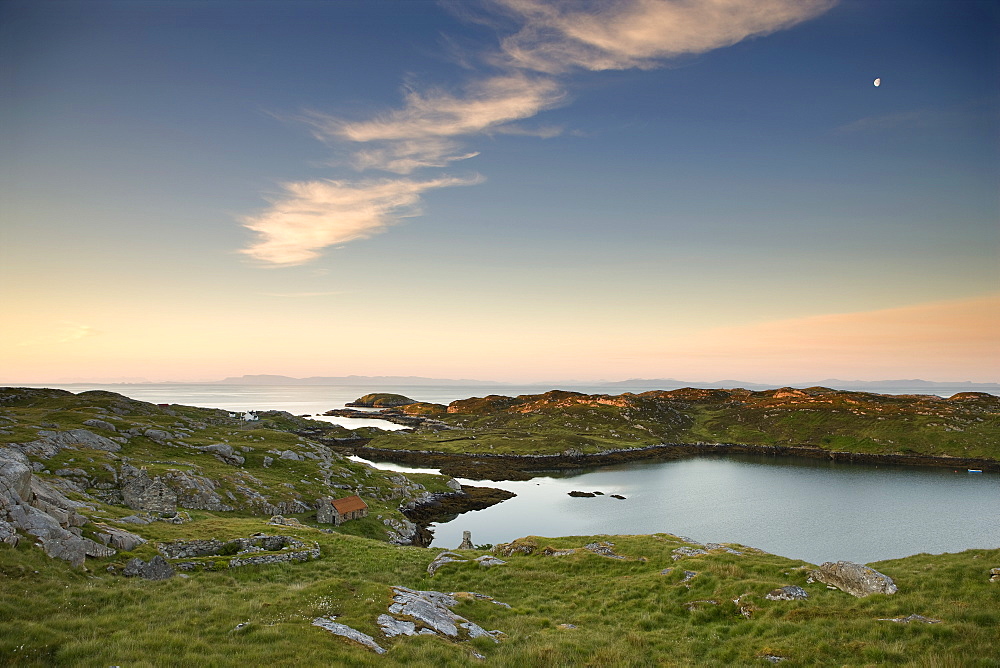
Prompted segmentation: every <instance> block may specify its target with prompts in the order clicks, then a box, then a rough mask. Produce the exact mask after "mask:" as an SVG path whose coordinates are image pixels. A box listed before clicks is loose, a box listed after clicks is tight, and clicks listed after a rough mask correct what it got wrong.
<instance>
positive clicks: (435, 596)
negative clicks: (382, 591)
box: [389, 587, 503, 642]
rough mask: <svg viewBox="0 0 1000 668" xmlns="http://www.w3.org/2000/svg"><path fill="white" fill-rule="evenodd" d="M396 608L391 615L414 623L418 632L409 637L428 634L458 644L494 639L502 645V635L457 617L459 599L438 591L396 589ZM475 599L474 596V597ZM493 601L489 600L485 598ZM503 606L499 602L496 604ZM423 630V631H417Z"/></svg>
mask: <svg viewBox="0 0 1000 668" xmlns="http://www.w3.org/2000/svg"><path fill="white" fill-rule="evenodd" d="M392 591H393V597H392V601H393V602H392V604H391V605H390V606H389V614H391V615H394V616H395V617H396V618H397V619H400V618H402V619H403V621H407V620H409V621H413V622H415V624H414V630H411V631H409V632H407V633H406V635H418V634H420V633H422V632H424V631H425V630H430V631H431V632H433V633H435V634H437V635H441V636H445V637H447V638H451V639H454V640H471V639H472V638H490V639H491V640H493V642H498V640H499V638H500V636H502V635H503V633H502V632H501V631H487V630H485V629H484V628H483V627H481V626H479V625H478V624H476V623H474V622H470V621H469V620H468V619H466V618H465V617H462V616H461V615H457V614H455V613H454V612H452V611H451V608H453V607H455V606H456V605H458V599H457V598H455V597H454V596H451V595H449V594H443V593H441V592H438V591H417V590H414V589H407V588H406V587H393V588H392ZM470 595H472V596H474V594H470ZM485 598H487V599H488V600H492V599H491V598H489V597H485ZM493 602H494V603H497V604H498V605H500V603H499V602H498V601H493ZM418 626H419V627H421V629H420V630H419V631H417V630H415V629H416V628H417V627H418Z"/></svg>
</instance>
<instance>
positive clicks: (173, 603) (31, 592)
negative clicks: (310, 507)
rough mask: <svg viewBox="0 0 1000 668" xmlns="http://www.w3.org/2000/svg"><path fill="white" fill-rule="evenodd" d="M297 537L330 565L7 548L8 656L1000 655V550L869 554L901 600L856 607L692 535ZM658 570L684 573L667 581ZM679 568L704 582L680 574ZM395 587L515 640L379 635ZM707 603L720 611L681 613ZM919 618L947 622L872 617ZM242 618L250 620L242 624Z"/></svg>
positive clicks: (810, 661)
mask: <svg viewBox="0 0 1000 668" xmlns="http://www.w3.org/2000/svg"><path fill="white" fill-rule="evenodd" d="M264 528H266V527H265V525H263V522H262V521H261V520H260V519H259V518H257V519H254V518H250V517H244V518H240V517H233V518H229V517H227V516H226V514H212V513H204V514H203V516H202V517H200V518H197V519H195V520H194V521H193V522H191V523H190V524H186V525H181V526H175V525H166V524H164V525H163V526H159V525H149V526H148V527H141V528H140V529H142V530H145V529H149V530H150V531H151V532H155V533H156V535H158V536H161V537H163V538H167V537H173V536H174V535H175V534H180V533H185V534H186V536H188V537H191V536H200V535H208V534H215V535H218V534H220V533H222V530H223V529H226V530H227V533H228V535H237V534H243V535H246V533H248V532H252V531H254V530H260V529H264ZM270 529H271V530H272V532H273V529H274V528H273V527H271V528H270ZM293 533H294V532H293ZM299 533H300V534H302V535H303V536H305V535H306V534H308V538H309V539H313V540H319V541H320V543H321V546H322V553H323V556H322V558H321V559H319V560H317V561H313V562H307V563H302V564H280V565H272V566H262V567H246V568H241V569H231V570H228V571H224V572H198V573H192V574H191V576H190V577H188V578H178V577H175V578H172V579H170V580H166V581H162V582H147V581H143V580H132V579H125V578H122V577H118V576H113V575H110V574H108V573H105V572H104V571H103V569H102V567H101V564H102V562H100V561H94V562H88V564H89V565H90V568H91V570H90V572H83V571H75V570H73V569H72V568H70V567H69V566H67V565H65V564H63V563H62V562H59V561H55V560H51V559H48V558H47V557H45V556H44V555H43V554H42V553H41V551H39V550H37V549H35V548H33V547H31V546H30V545H27V544H22V545H21V546H19V547H17V548H9V547H3V548H0V573H2V576H0V577H2V580H0V583H2V584H0V587H2V596H0V620H2V621H0V629H2V632H0V657H2V659H0V662H3V663H4V664H5V665H130V666H132V665H138V666H143V665H149V666H165V665H166V666H170V665H177V666H181V665H193V664H197V665H210V666H216V665H217V666H235V665H248V664H249V665H267V664H273V665H297V666H313V665H315V666H321V665H322V666H329V665H350V666H375V665H378V666H387V665H407V666H461V665H469V664H470V662H472V661H473V658H472V652H473V651H475V652H479V653H480V654H483V655H485V656H486V659H485V662H484V663H483V665H496V666H513V665H517V666H686V665H767V662H766V660H765V659H763V656H764V655H765V654H771V655H777V656H783V657H786V659H787V660H786V661H785V662H784V663H783V665H789V666H805V665H838V666H839V665H881V664H893V663H896V664H907V665H914V664H915V665H923V666H956V665H962V666H966V665H982V666H989V665H997V664H996V659H995V658H994V648H995V646H996V645H997V643H998V641H1000V633H998V630H997V629H998V624H1000V586H997V585H996V584H991V583H989V582H988V571H989V568H991V567H993V564H997V563H1000V550H970V551H967V552H963V553H960V554H945V555H916V556H914V557H909V558H906V559H897V560H893V561H886V562H881V563H878V564H873V566H874V567H875V568H877V569H878V570H881V571H882V572H884V573H886V574H888V575H890V576H891V577H893V578H894V579H895V580H896V582H897V584H898V585H899V587H900V593H899V594H896V595H895V596H871V597H868V598H864V599H857V598H854V597H852V596H849V595H847V594H845V593H843V592H840V591H831V590H828V589H826V587H825V586H824V585H822V584H819V583H815V584H808V583H806V571H805V570H804V569H800V568H799V566H802V565H803V562H800V561H793V560H789V559H785V558H783V557H779V556H774V555H768V554H747V555H745V556H742V557H740V556H736V555H729V554H723V553H712V554H710V555H709V556H702V557H694V558H685V559H682V560H680V561H678V562H674V561H673V559H672V558H671V551H672V550H673V548H675V547H677V546H678V545H681V544H683V543H682V542H681V541H680V539H677V538H674V537H669V536H665V535H657V536H612V537H608V536H575V537H561V538H535V541H536V542H537V543H538V545H540V546H546V545H551V546H552V547H555V548H570V547H580V546H582V545H584V544H586V543H590V542H595V541H600V540H608V541H610V542H613V543H614V544H615V550H616V551H617V552H618V553H620V554H623V555H626V556H627V557H629V559H628V560H616V559H609V558H606V557H601V556H598V555H594V554H591V553H587V552H583V551H578V552H577V553H575V554H572V555H568V556H563V557H549V556H541V555H539V554H532V555H515V556H512V557H505V560H506V561H507V562H508V563H507V565H505V566H499V567H494V568H491V569H483V568H481V567H478V566H476V565H474V564H449V565H447V566H445V567H443V568H442V569H441V570H440V571H438V573H437V575H435V576H434V577H430V576H428V575H427V573H426V565H427V564H428V563H429V562H430V560H431V559H432V558H433V557H434V555H435V554H436V553H437V551H436V550H429V549H424V548H416V547H394V546H391V545H388V544H385V543H382V542H378V541H373V540H369V539H366V538H360V537H355V536H350V535H343V534H323V533H320V532H315V531H313V532H310V531H308V530H300V531H299ZM149 537H152V533H151V534H150V536H149ZM144 548H145V546H144ZM137 552H138V550H137ZM462 553H464V554H466V556H470V557H471V556H477V555H478V554H481V552H480V551H475V550H470V551H462ZM640 558H644V559H645V560H642V559H640ZM112 561H114V558H111V559H109V560H107V561H106V563H110V562H112ZM664 568H674V569H675V570H674V571H672V572H670V573H669V574H667V575H661V574H660V571H661V570H663V569H664ZM684 569H687V570H694V571H698V575H697V576H696V577H695V578H694V579H692V580H691V581H690V582H688V583H684V584H682V583H681V579H682V577H683V575H682V573H681V571H682V570H684ZM36 571H37V572H36ZM784 584H798V585H800V586H803V587H805V588H806V590H807V591H808V592H809V594H810V598H809V599H808V600H806V601H767V600H766V599H765V598H764V595H765V594H766V593H767V592H768V591H770V590H771V589H773V588H775V587H778V586H781V585H784ZM392 585H402V586H406V587H411V588H415V589H434V590H437V591H446V592H450V591H475V592H479V593H483V594H488V595H490V596H493V597H494V598H496V599H497V600H500V601H503V602H506V603H509V604H510V605H511V606H512V608H511V609H507V608H504V607H501V606H498V605H495V604H493V603H491V602H489V601H480V600H466V601H463V602H461V603H460V604H459V605H458V606H457V607H456V608H455V611H456V612H457V613H458V614H460V615H463V616H465V617H467V618H469V619H471V620H473V621H475V622H476V623H477V624H479V625H480V626H483V627H484V628H487V629H494V628H496V629H500V630H502V631H504V633H506V634H507V637H506V639H505V640H504V641H503V642H501V643H500V644H494V643H492V642H491V641H489V640H485V639H480V640H477V641H474V642H472V643H453V642H449V641H445V640H442V639H440V638H432V637H416V638H397V639H394V640H389V639H384V638H382V637H381V634H380V632H379V629H378V627H377V625H376V623H375V619H376V617H377V616H378V615H379V614H381V613H383V612H385V611H386V608H387V607H388V604H389V602H390V596H391V591H390V589H389V587H390V586H392ZM686 585H688V586H686ZM741 595H744V598H743V601H744V602H746V601H751V602H753V603H754V604H755V605H756V606H757V610H756V611H755V612H754V613H753V615H752V617H751V618H749V619H747V618H744V617H743V616H742V615H741V614H740V613H739V611H738V610H737V608H736V605H735V604H734V603H733V599H735V598H737V597H738V596H741ZM707 600H714V601H716V602H717V604H715V605H713V604H710V603H702V604H696V606H695V607H694V609H693V610H689V609H688V607H687V606H686V604H689V603H691V602H693V601H707ZM911 613H916V614H922V615H925V616H927V617H933V618H937V619H941V620H943V621H942V623H940V624H919V623H916V624H896V623H893V622H884V621H878V619H879V618H891V617H901V616H906V615H909V614H911ZM330 615H336V616H337V617H338V621H341V622H343V623H345V624H348V625H350V626H353V627H354V628H356V629H358V630H360V631H363V632H365V633H368V634H370V635H372V636H373V637H375V638H376V639H378V640H379V642H380V643H381V644H383V646H385V647H386V648H388V649H389V652H388V653H387V654H386V655H384V656H382V657H377V656H376V655H374V654H373V653H371V652H369V651H368V650H365V649H363V648H360V647H358V646H356V645H353V644H352V643H350V642H348V641H345V640H343V639H340V638H336V637H334V636H332V635H331V634H329V633H327V632H325V631H323V630H321V629H317V628H315V627H312V626H311V624H310V622H311V620H312V619H313V618H315V617H318V616H330ZM241 623H244V624H246V626H244V627H242V628H240V629H239V630H236V627H237V626H238V625H239V624H241ZM563 624H572V625H575V626H576V628H561V627H560V625H563Z"/></svg>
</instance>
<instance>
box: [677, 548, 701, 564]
mask: <svg viewBox="0 0 1000 668" xmlns="http://www.w3.org/2000/svg"><path fill="white" fill-rule="evenodd" d="M706 554H708V552H707V551H706V550H702V549H701V548H697V547H678V548H677V549H676V550H674V551H673V554H672V555H671V557H672V558H673V560H674V561H677V560H678V559H683V558H684V557H700V556H703V555H706Z"/></svg>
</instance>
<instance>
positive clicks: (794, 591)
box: [764, 585, 809, 601]
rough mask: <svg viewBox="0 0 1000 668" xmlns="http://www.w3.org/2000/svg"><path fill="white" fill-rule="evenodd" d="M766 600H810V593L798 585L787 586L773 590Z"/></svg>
mask: <svg viewBox="0 0 1000 668" xmlns="http://www.w3.org/2000/svg"><path fill="white" fill-rule="evenodd" d="M764 598H766V599H767V600H769V601H801V600H805V599H807V598H809V593H808V592H807V591H806V590H805V589H803V588H802V587H799V586H797V585H785V586H784V587H778V588H777V589H772V590H771V591H770V592H768V594H767V596H765V597H764Z"/></svg>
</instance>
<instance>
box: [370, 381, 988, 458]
mask: <svg viewBox="0 0 1000 668" xmlns="http://www.w3.org/2000/svg"><path fill="white" fill-rule="evenodd" d="M435 417H436V418H437V419H439V420H442V421H444V422H446V423H447V424H448V425H450V426H451V427H452V428H453V429H451V430H447V431H435V432H429V431H428V432H420V431H418V432H417V433H393V434H383V435H380V436H378V437H377V438H375V439H373V440H372V442H371V443H370V446H371V447H377V448H384V449H389V450H412V451H435V452H444V453H454V454H483V455H489V454H492V455H498V454H511V455H539V454H548V455H559V454H566V455H574V454H595V453H601V452H611V451H616V450H620V449H623V448H637V447H648V446H655V445H659V444H680V445H684V444H689V445H694V444H705V443H721V444H744V445H749V446H759V447H808V448H815V449H820V450H826V451H831V452H834V451H836V452H852V453H860V454H869V455H901V456H924V457H959V458H971V459H976V458H978V459H992V460H998V459H1000V397H997V396H994V395H990V394H984V393H978V392H967V393H961V394H956V395H954V396H952V397H950V398H947V399H946V398H942V397H938V396H934V395H884V394H873V393H869V392H845V391H838V390H831V389H828V388H822V387H813V388H808V389H792V388H784V389H779V390H766V391H761V392H755V391H750V390H742V389H735V390H722V389H717V390H708V389H693V388H688V389H681V390H673V391H669V392H666V391H651V392H644V393H642V394H631V393H626V394H621V395H603V394H598V395H592V394H581V393H579V392H566V391H558V390H555V391H551V392H546V393H544V394H537V395H522V396H517V397H506V396H499V395H491V396H488V397H482V398H470V399H463V400H459V401H454V402H452V403H451V404H450V405H449V406H448V407H447V412H446V413H444V414H437V415H436V416H435Z"/></svg>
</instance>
